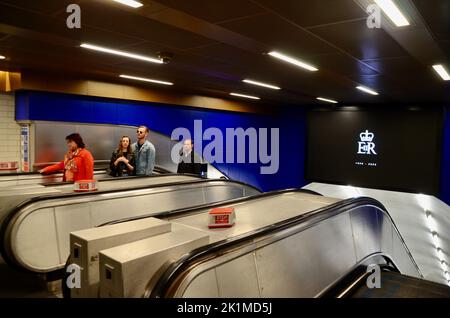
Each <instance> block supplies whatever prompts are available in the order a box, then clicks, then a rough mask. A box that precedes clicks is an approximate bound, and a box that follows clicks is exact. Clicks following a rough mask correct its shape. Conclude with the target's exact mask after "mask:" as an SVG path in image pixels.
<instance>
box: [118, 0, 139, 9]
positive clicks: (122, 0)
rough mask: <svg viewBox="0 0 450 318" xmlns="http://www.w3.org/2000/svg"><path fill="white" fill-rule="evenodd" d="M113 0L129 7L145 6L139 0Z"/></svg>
mask: <svg viewBox="0 0 450 318" xmlns="http://www.w3.org/2000/svg"><path fill="white" fill-rule="evenodd" d="M113 1H115V2H119V3H121V4H124V5H126V6H129V7H133V8H140V7H142V6H143V4H142V3H140V2H138V1H134V0H113Z"/></svg>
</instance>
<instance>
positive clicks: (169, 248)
mask: <svg viewBox="0 0 450 318" xmlns="http://www.w3.org/2000/svg"><path fill="white" fill-rule="evenodd" d="M208 242H209V240H208V236H207V235H206V234H205V233H203V232H200V231H196V230H194V229H191V228H188V227H184V226H181V225H174V226H173V227H172V232H170V233H166V234H161V235H158V236H154V237H150V238H147V239H143V240H140V241H136V242H133V243H128V244H124V245H121V246H118V247H113V248H110V249H107V250H103V251H101V252H100V254H99V255H100V297H142V296H143V294H144V292H145V287H146V285H147V284H148V283H149V280H150V278H151V277H152V276H153V275H154V274H155V273H156V272H157V271H158V270H159V269H160V267H161V266H163V265H164V264H165V263H166V262H168V261H169V260H171V259H174V258H178V257H180V256H181V255H183V254H185V253H187V252H189V251H191V250H193V249H195V248H198V247H200V246H202V245H205V244H208Z"/></svg>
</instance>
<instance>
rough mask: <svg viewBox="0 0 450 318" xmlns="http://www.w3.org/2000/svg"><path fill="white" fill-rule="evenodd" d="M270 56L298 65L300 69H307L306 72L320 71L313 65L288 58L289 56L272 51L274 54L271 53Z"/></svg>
mask: <svg viewBox="0 0 450 318" xmlns="http://www.w3.org/2000/svg"><path fill="white" fill-rule="evenodd" d="M268 54H269V55H270V56H273V57H275V58H277V59H280V60H282V61H285V62H288V63H291V64H294V65H296V66H299V67H301V68H304V69H306V70H308V71H311V72H315V71H318V69H317V68H316V67H314V66H312V65H310V64H308V63H305V62H303V61H300V60H297V59H294V58H292V57H289V56H287V55H284V54H281V53H279V52H276V51H272V52H269V53H268Z"/></svg>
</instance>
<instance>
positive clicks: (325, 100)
mask: <svg viewBox="0 0 450 318" xmlns="http://www.w3.org/2000/svg"><path fill="white" fill-rule="evenodd" d="M316 99H317V100H321V101H323V102H327V103H332V104H337V103H338V102H337V101H335V100H333V99H328V98H323V97H317V98H316Z"/></svg>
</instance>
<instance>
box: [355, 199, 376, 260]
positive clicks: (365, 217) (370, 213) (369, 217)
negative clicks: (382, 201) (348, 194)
mask: <svg viewBox="0 0 450 318" xmlns="http://www.w3.org/2000/svg"><path fill="white" fill-rule="evenodd" d="M350 219H351V222H352V231H353V237H354V241H355V250H356V258H357V260H358V261H360V260H362V259H363V258H364V257H366V256H367V255H369V254H371V253H374V252H379V251H380V241H381V236H380V235H381V231H380V226H379V224H378V223H379V222H378V213H377V211H376V210H375V209H374V208H371V207H365V208H363V209H360V208H359V209H355V210H353V211H351V212H350Z"/></svg>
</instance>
